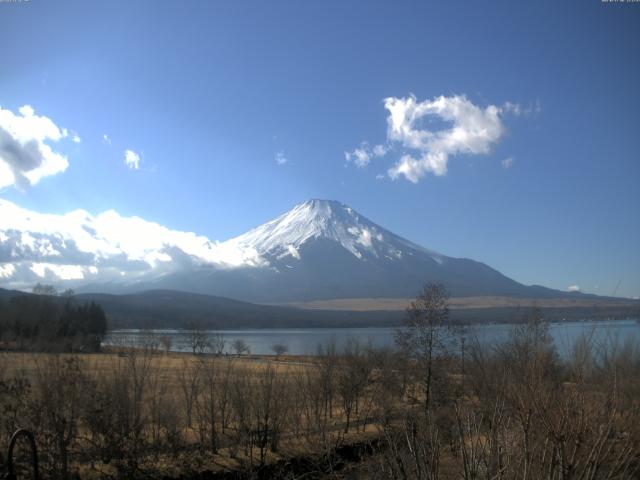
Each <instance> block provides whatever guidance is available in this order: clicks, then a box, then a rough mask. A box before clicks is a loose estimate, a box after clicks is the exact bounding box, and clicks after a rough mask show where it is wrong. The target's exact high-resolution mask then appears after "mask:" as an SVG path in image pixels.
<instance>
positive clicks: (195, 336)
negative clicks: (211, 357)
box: [186, 322, 211, 355]
mask: <svg viewBox="0 0 640 480" xmlns="http://www.w3.org/2000/svg"><path fill="white" fill-rule="evenodd" d="M186 333H187V337H186V340H187V345H188V346H189V348H190V349H191V351H192V352H193V354H194V355H199V354H203V353H204V352H205V351H207V350H208V349H210V347H211V345H210V343H209V338H208V336H207V332H206V331H204V330H203V329H202V328H201V327H200V326H199V325H197V324H196V323H194V322H189V323H188V324H187V332H186Z"/></svg>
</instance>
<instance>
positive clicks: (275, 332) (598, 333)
mask: <svg viewBox="0 0 640 480" xmlns="http://www.w3.org/2000/svg"><path fill="white" fill-rule="evenodd" d="M512 329H513V325H510V324H488V325H472V326H469V327H467V333H466V335H467V336H468V337H469V338H477V339H478V340H479V341H480V342H481V343H496V342H502V341H504V340H506V339H507V338H509V334H510V332H511V331H512ZM394 331H395V329H394V328H373V327H372V328H289V329H275V328H274V329H259V330H209V331H207V333H208V334H209V335H213V334H216V333H221V334H222V335H224V338H225V341H226V350H227V351H231V342H233V341H234V340H235V339H242V340H244V341H245V342H246V344H247V345H248V346H249V348H250V350H251V353H253V354H257V355H264V354H273V351H272V349H271V347H272V346H273V345H275V344H282V345H286V346H287V348H288V350H289V354H293V355H312V354H314V353H316V351H317V348H318V345H326V344H327V343H328V342H335V343H336V346H337V347H338V349H340V348H341V347H342V346H344V344H345V343H346V342H347V340H348V339H349V338H357V339H358V340H359V341H361V342H364V343H371V344H372V345H373V346H376V347H383V346H392V345H393V344H394V338H393V332H394ZM549 332H550V334H551V336H552V337H553V339H554V341H555V344H556V346H557V348H558V350H559V352H560V353H561V354H566V353H567V352H569V351H570V350H571V348H572V346H573V345H574V343H575V342H576V340H578V339H579V338H581V337H582V336H584V335H589V336H590V338H591V339H592V341H593V342H594V343H595V344H599V343H602V342H605V341H617V342H624V341H627V340H628V339H635V340H637V341H640V323H638V321H636V320H610V321H597V322H595V321H585V322H564V323H552V324H550V326H549ZM150 334H152V335H154V336H168V337H170V338H171V349H172V350H173V351H190V348H191V347H190V346H189V343H188V333H187V332H185V331H184V330H133V329H132V330H112V331H110V332H109V333H108V334H107V337H106V338H105V340H104V342H103V343H104V345H122V346H140V345H143V344H144V343H145V342H146V341H147V340H148V339H149V338H150Z"/></svg>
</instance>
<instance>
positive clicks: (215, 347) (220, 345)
mask: <svg viewBox="0 0 640 480" xmlns="http://www.w3.org/2000/svg"><path fill="white" fill-rule="evenodd" d="M226 344H227V341H226V339H225V338H224V335H223V334H222V333H220V332H216V333H214V334H213V335H211V337H210V338H209V345H210V346H211V350H212V351H213V353H215V354H216V355H217V356H221V355H222V354H223V353H224V347H225V346H226Z"/></svg>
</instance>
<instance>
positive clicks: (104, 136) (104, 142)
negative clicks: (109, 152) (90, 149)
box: [102, 133, 111, 146]
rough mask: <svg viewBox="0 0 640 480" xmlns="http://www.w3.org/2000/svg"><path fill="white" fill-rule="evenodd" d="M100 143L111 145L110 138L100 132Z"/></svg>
mask: <svg viewBox="0 0 640 480" xmlns="http://www.w3.org/2000/svg"><path fill="white" fill-rule="evenodd" d="M102 143H103V144H105V145H108V146H111V138H109V135H107V134H106V133H103V134H102Z"/></svg>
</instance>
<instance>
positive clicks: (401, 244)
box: [229, 199, 443, 262]
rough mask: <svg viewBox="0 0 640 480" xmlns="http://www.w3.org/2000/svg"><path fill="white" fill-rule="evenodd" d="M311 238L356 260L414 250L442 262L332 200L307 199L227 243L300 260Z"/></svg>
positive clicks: (261, 253) (278, 257) (433, 253)
mask: <svg viewBox="0 0 640 480" xmlns="http://www.w3.org/2000/svg"><path fill="white" fill-rule="evenodd" d="M313 239H323V240H330V241H333V242H336V243H337V244H339V245H341V246H342V247H343V248H344V249H345V250H347V251H348V252H350V253H351V254H352V255H354V256H355V257H356V258H358V259H366V258H367V257H369V256H372V257H375V258H387V259H389V260H394V259H401V258H402V257H403V255H412V254H413V252H414V251H421V252H424V253H427V254H429V255H430V256H431V257H432V258H433V259H434V260H435V261H437V262H441V261H442V258H443V257H442V255H440V254H438V253H436V252H431V251H428V250H426V249H424V248H422V247H420V246H418V245H416V244H414V243H411V242H409V241H408V240H405V239H403V238H401V237H398V236H397V235H395V234H393V233H391V232H389V231H388V230H385V229H384V228H382V227H380V226H378V225H376V224H375V223H373V222H372V221H370V220H369V219H367V218H365V217H363V216H362V215H360V214H359V213H358V212H356V211H355V210H353V209H352V208H351V207H348V206H347V205H344V204H343V203H340V202H337V201H335V200H318V199H313V200H308V201H306V202H303V203H300V204H298V205H296V206H295V207H293V208H292V209H291V210H289V211H288V212H286V213H284V214H283V215H280V216H279V217H277V218H276V219H274V220H271V221H270V222H267V223H265V224H263V225H261V226H259V227H257V228H254V229H252V230H250V231H249V232H247V233H245V234H243V235H240V236H239V237H236V238H233V239H231V240H229V244H231V245H234V246H236V247H238V248H240V249H242V250H248V249H255V251H257V252H258V254H260V255H261V256H265V257H270V258H277V259H283V258H285V257H291V258H293V259H300V247H301V246H302V245H304V244H305V243H307V242H308V241H310V240H313Z"/></svg>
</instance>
